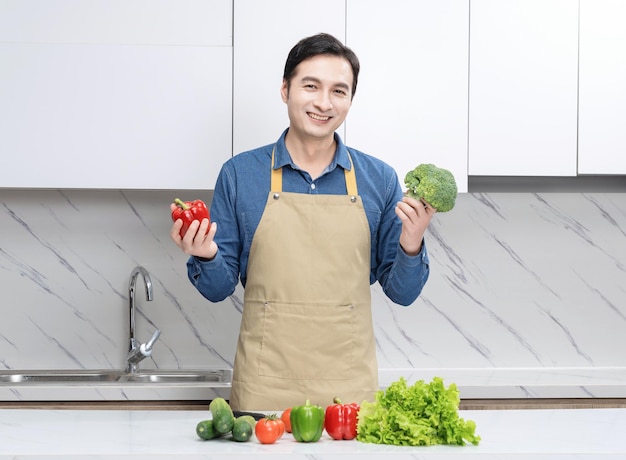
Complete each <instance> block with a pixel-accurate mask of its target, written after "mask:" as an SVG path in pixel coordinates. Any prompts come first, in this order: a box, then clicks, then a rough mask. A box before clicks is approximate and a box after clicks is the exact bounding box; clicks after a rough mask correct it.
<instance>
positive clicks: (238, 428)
mask: <svg viewBox="0 0 626 460" xmlns="http://www.w3.org/2000/svg"><path fill="white" fill-rule="evenodd" d="M254 425H256V420H255V419H254V417H252V416H251V415H242V416H241V417H237V418H236V419H235V424H234V425H233V440H234V441H238V442H246V441H249V440H250V438H251V437H252V432H253V431H254Z"/></svg>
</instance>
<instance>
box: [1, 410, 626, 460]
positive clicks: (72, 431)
mask: <svg viewBox="0 0 626 460" xmlns="http://www.w3.org/2000/svg"><path fill="white" fill-rule="evenodd" d="M459 415H460V416H461V417H463V418H465V419H466V420H467V419H469V420H474V421H475V422H476V426H477V430H476V432H477V434H478V435H480V436H481V438H482V441H481V443H480V445H478V446H471V445H467V446H432V447H397V446H385V445H374V444H364V443H361V442H358V441H334V440H332V439H331V438H330V437H328V436H327V435H326V433H324V436H323V437H322V439H321V440H320V441H319V442H317V443H298V442H296V441H295V440H294V439H293V437H292V436H291V435H288V434H286V435H285V436H284V437H283V438H281V439H280V440H279V441H278V442H277V443H276V444H272V445H262V444H260V443H259V442H258V441H256V439H255V438H254V437H253V440H252V441H250V442H247V443H236V442H233V441H230V440H228V439H219V440H211V441H202V440H200V439H199V438H197V436H196V434H195V426H196V424H197V422H198V421H200V420H202V419H205V418H210V415H209V412H208V410H207V412H206V413H205V412H203V411H198V410H194V411H176V410H170V411H149V410H138V411H124V410H30V409H4V410H0V440H1V441H0V460H8V459H11V460H17V459H19V460H34V459H52V458H84V459H104V458H112V457H115V458H116V459H118V460H120V459H124V458H129V459H130V458H132V459H144V458H145V459H148V458H150V459H154V458H185V459H201V458H202V459H212V458H228V459H237V458H241V459H244V458H249V457H250V456H251V455H268V456H269V455H271V458H273V459H283V458H285V459H286V458H289V459H316V460H319V459H339V458H341V459H352V458H357V457H358V458H362V457H364V456H365V457H370V458H383V456H384V457H385V458H387V457H393V458H394V459H411V460H427V459H436V460H449V459H450V460H451V459H458V458H459V457H461V458H463V459H466V460H478V459H485V458H493V459H496V458H497V459H500V458H514V459H516V460H519V459H521V458H532V459H533V460H543V459H548V458H558V459H561V460H563V459H577V460H581V459H585V460H587V459H589V460H591V459H598V458H612V459H618V458H620V459H623V458H626V436H625V435H624V434H625V433H626V409H560V410H539V409H536V410H476V411H460V412H459Z"/></svg>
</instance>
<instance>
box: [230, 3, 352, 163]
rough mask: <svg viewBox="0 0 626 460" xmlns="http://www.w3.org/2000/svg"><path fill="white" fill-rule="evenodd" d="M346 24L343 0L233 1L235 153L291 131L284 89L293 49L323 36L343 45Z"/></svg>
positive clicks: (268, 141) (264, 143)
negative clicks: (282, 88) (287, 66)
mask: <svg viewBox="0 0 626 460" xmlns="http://www.w3.org/2000/svg"><path fill="white" fill-rule="evenodd" d="M345 20H346V16H345V0H318V1H316V2H315V3H311V2H309V1H305V0H263V1H259V0H234V40H233V44H234V94H233V110H234V113H233V152H234V153H235V154H237V153H240V152H242V151H245V150H249V149H252V148H256V147H259V146H261V145H266V144H270V143H273V142H275V141H276V140H277V139H278V137H279V136H280V134H281V133H282V132H283V130H284V129H285V128H287V127H288V125H289V119H288V117H287V107H286V106H285V104H284V103H283V101H282V99H281V98H280V86H281V84H282V78H283V70H284V67H285V60H286V59H287V55H288V54H289V50H291V48H292V47H293V46H294V45H295V44H296V43H297V42H298V41H299V40H300V39H302V38H304V37H307V36H310V35H314V34H317V33H320V32H326V33H330V34H332V35H334V36H335V37H337V38H338V39H339V40H341V41H345ZM340 134H343V128H342V129H341V130H340Z"/></svg>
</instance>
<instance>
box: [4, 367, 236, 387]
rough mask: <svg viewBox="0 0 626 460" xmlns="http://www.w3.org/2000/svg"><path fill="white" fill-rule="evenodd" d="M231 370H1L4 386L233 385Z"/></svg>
mask: <svg viewBox="0 0 626 460" xmlns="http://www.w3.org/2000/svg"><path fill="white" fill-rule="evenodd" d="M231 373H232V371H231V370H230V369H210V370H178V369H177V370H158V369H154V370H142V371H138V372H136V373H128V372H124V371H118V370H94V371H89V370H41V371H39V370H38V371H0V385H4V386H12V385H30V384H33V385H35V384H38V385H82V384H147V383H149V384H170V385H178V384H185V383H211V384H219V385H225V384H230V382H231Z"/></svg>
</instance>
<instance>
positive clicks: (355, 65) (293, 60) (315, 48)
mask: <svg viewBox="0 0 626 460" xmlns="http://www.w3.org/2000/svg"><path fill="white" fill-rule="evenodd" d="M323 54H325V55H330V56H338V57H342V58H344V59H346V60H347V61H348V62H349V63H350V67H352V77H353V80H352V97H354V93H356V84H357V81H358V78H359V70H360V68H361V65H360V64H359V59H358V58H357V56H356V54H354V52H353V51H352V50H351V49H350V48H348V47H347V46H345V45H344V44H343V43H341V42H340V41H339V40H337V39H336V38H335V37H333V36H332V35H330V34H326V33H321V34H317V35H312V36H310V37H306V38H303V39H302V40H300V41H299V42H298V43H296V45H295V46H294V47H293V48H291V51H290V52H289V55H288V56H287V62H285V71H284V73H283V79H284V80H285V81H286V82H287V87H289V85H290V84H291V78H292V77H293V74H294V73H295V71H296V67H298V64H300V63H301V62H302V61H304V60H306V59H310V58H312V57H315V56H319V55H323Z"/></svg>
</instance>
